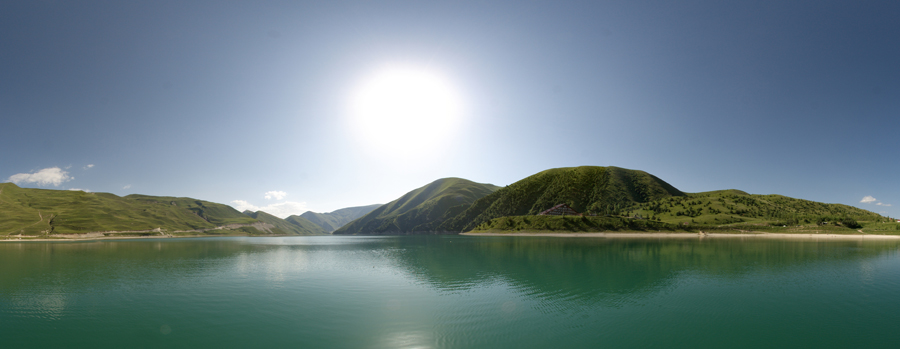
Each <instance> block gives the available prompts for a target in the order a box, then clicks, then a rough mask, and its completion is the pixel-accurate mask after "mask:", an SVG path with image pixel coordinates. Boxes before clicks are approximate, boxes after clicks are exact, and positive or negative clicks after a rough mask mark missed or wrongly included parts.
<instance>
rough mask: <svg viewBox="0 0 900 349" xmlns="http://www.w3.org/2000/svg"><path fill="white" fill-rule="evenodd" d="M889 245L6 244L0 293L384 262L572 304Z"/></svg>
mask: <svg viewBox="0 0 900 349" xmlns="http://www.w3.org/2000/svg"><path fill="white" fill-rule="evenodd" d="M898 246H900V243H898V242H895V241H867V242H865V243H862V242H859V241H827V242H815V241H804V240H783V241H780V240H754V239H747V240H743V241H742V240H740V239H737V238H735V239H714V240H703V241H698V240H693V239H692V240H681V239H675V240H656V239H632V240H624V239H595V238H549V237H465V236H414V237H383V238H371V237H307V238H283V239H282V238H258V239H230V238H223V239H210V238H205V239H186V240H180V239H179V240H159V241H153V240H141V241H101V242H83V243H71V242H67V243H4V244H0V294H6V295H11V294H15V293H18V292H21V291H25V293H28V292H31V291H33V290H36V289H40V288H53V287H65V288H67V289H69V291H78V290H81V291H86V290H91V289H94V288H97V287H100V288H103V287H106V286H108V285H110V284H114V285H115V284H118V285H129V286H128V287H141V285H143V284H145V283H151V282H176V281H172V280H181V282H191V281H190V280H191V279H194V278H197V277H208V276H214V274H216V273H219V272H222V271H223V270H226V269H228V268H232V269H233V270H236V272H248V273H255V274H261V275H271V279H273V280H276V281H277V280H279V278H282V279H283V278H284V277H289V276H291V275H300V274H302V273H304V272H305V271H307V270H322V269H323V268H325V269H330V271H329V272H333V273H334V274H335V275H340V273H342V270H359V269H360V268H369V267H371V266H373V265H375V264H378V261H382V262H386V263H387V264H389V265H392V266H395V267H396V268H397V269H398V270H399V271H400V272H401V273H404V274H409V275H411V277H413V278H414V279H416V280H418V281H420V282H422V283H424V284H426V285H429V286H430V287H433V288H436V289H438V290H440V291H442V292H465V291H466V290H471V289H476V288H482V287H492V286H496V285H498V284H500V283H502V284H506V285H509V286H511V287H514V288H516V289H518V290H520V292H521V293H522V294H525V295H528V296H529V297H537V298H545V299H551V298H552V299H567V300H571V301H572V302H569V304H568V305H570V306H577V305H578V304H581V303H583V302H601V303H604V304H607V305H609V306H614V305H616V304H619V303H620V302H622V301H626V300H634V299H640V298H644V297H645V296H650V295H652V294H656V293H657V292H659V291H660V290H663V289H665V288H666V287H668V286H670V285H672V284H673V283H674V282H676V281H678V280H679V276H680V275H684V274H691V275H700V276H705V277H711V278H740V277H744V276H746V275H748V274H750V273H753V272H757V271H760V270H767V271H775V272H778V271H789V270H796V269H797V268H802V267H804V266H811V265H822V264H823V263H826V264H827V263H833V264H834V265H835V266H836V267H837V266H838V265H839V264H841V263H846V262H850V261H854V260H860V259H871V258H875V257H878V256H883V255H885V254H896V253H897V251H898ZM242 270H243V271H242ZM267 279H268V277H267ZM185 280H187V281H185ZM325 287H327V286H325Z"/></svg>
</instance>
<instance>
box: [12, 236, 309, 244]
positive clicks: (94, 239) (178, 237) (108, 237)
mask: <svg viewBox="0 0 900 349" xmlns="http://www.w3.org/2000/svg"><path fill="white" fill-rule="evenodd" d="M285 236H319V235H178V236H172V235H156V236H92V237H84V238H58V239H41V238H38V239H28V238H18V237H17V238H9V239H0V243H5V242H85V241H100V240H139V239H144V240H167V239H189V238H222V237H285Z"/></svg>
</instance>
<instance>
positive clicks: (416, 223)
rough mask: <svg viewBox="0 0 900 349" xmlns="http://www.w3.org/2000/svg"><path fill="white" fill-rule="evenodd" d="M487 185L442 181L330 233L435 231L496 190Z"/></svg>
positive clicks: (460, 179)
mask: <svg viewBox="0 0 900 349" xmlns="http://www.w3.org/2000/svg"><path fill="white" fill-rule="evenodd" d="M497 188H498V187H497V186H494V185H491V184H481V183H475V182H472V181H470V180H466V179H462V178H443V179H439V180H436V181H434V182H432V183H430V184H428V185H425V186H423V187H421V188H418V189H416V190H413V191H411V192H409V193H406V195H403V196H402V197H400V198H399V199H397V200H394V201H391V202H389V203H387V204H385V205H382V206H381V207H378V208H376V209H375V210H373V211H372V212H369V213H368V214H366V215H364V216H362V217H360V218H359V219H357V220H355V221H353V222H350V223H349V224H347V225H345V226H343V227H341V228H340V229H337V230H335V231H334V234H336V235H338V234H413V233H427V232H435V231H437V229H438V226H439V225H440V224H441V223H442V222H444V220H446V219H447V218H448V217H453V216H455V215H457V214H459V213H461V212H463V211H464V210H465V209H466V208H467V207H468V206H469V205H471V204H472V203H473V202H475V200H477V199H479V198H481V197H484V196H485V195H488V194H490V193H491V192H493V191H494V190H497Z"/></svg>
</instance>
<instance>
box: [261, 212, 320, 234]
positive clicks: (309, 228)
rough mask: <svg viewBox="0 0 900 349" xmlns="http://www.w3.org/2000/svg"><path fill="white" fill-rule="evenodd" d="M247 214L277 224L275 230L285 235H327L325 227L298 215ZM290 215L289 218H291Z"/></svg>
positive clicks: (264, 221)
mask: <svg viewBox="0 0 900 349" xmlns="http://www.w3.org/2000/svg"><path fill="white" fill-rule="evenodd" d="M244 213H245V214H246V215H248V216H250V217H252V218H254V219H256V220H258V221H260V222H263V223H269V224H271V225H274V226H275V229H273V230H275V231H276V233H277V234H284V235H325V234H326V232H325V230H324V229H322V228H321V227H319V226H318V225H315V224H313V223H312V222H310V221H308V220H306V219H304V218H302V217H297V216H291V217H294V219H292V220H287V219H281V218H278V217H275V216H273V215H270V214H268V213H265V212H263V211H256V212H244ZM291 217H288V218H291Z"/></svg>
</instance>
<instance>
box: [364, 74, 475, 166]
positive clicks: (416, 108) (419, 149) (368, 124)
mask: <svg viewBox="0 0 900 349" xmlns="http://www.w3.org/2000/svg"><path fill="white" fill-rule="evenodd" d="M462 114H463V104H462V100H461V98H460V97H459V94H458V93H457V91H456V89H455V88H454V87H453V86H452V85H451V84H450V83H449V82H448V79H446V78H445V77H443V76H442V75H441V74H439V73H438V72H436V71H434V70H429V69H425V68H416V67H389V68H385V69H381V70H378V71H376V72H375V73H373V74H371V75H370V76H368V77H367V78H365V79H363V80H362V82H361V83H360V84H359V86H358V87H357V89H356V90H355V92H354V93H353V95H352V97H351V101H350V115H351V117H350V118H349V119H350V122H351V124H352V126H353V129H355V131H356V132H355V136H356V137H358V140H360V141H361V143H362V144H363V145H364V146H365V147H366V148H367V149H369V150H374V151H377V152H379V153H382V154H384V153H385V152H390V153H394V154H407V155H418V154H421V153H423V152H427V151H431V150H434V149H435V148H436V147H438V146H440V145H441V143H443V142H446V141H447V140H448V139H450V138H451V137H452V135H453V134H454V133H455V132H456V131H457V128H458V126H459V124H460V121H461V118H462Z"/></svg>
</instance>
